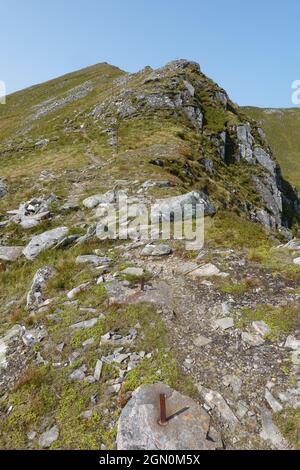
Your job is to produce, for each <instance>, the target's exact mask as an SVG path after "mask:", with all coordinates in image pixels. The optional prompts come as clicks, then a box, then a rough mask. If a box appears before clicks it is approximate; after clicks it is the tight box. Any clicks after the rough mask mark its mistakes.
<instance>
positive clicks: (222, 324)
mask: <svg viewBox="0 0 300 470" xmlns="http://www.w3.org/2000/svg"><path fill="white" fill-rule="evenodd" d="M215 325H216V326H217V328H221V330H224V331H225V330H229V329H230V328H233V326H234V320H233V318H231V317H224V318H220V319H219V320H215Z"/></svg>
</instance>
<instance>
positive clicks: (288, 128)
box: [244, 107, 300, 191]
mask: <svg viewBox="0 0 300 470" xmlns="http://www.w3.org/2000/svg"><path fill="white" fill-rule="evenodd" d="M244 110H245V113H246V114H247V115H249V116H250V117H251V118H252V119H255V120H256V121H257V122H259V123H260V124H261V126H262V127H263V129H264V130H265V132H266V135H267V138H268V141H269V142H270V144H271V146H272V149H273V151H274V155H275V157H276V159H277V160H278V162H279V164H280V166H281V168H282V171H283V174H284V176H285V177H286V178H287V179H288V180H289V181H290V182H291V183H292V184H294V185H295V186H296V187H297V189H298V191H299V190H300V135H299V125H300V109H298V108H291V109H261V108H254V107H247V108H244Z"/></svg>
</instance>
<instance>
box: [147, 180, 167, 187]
mask: <svg viewBox="0 0 300 470" xmlns="http://www.w3.org/2000/svg"><path fill="white" fill-rule="evenodd" d="M171 186H172V183H171V181H153V180H148V181H145V183H144V184H143V188H144V189H149V188H170V187H171Z"/></svg>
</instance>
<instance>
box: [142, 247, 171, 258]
mask: <svg viewBox="0 0 300 470" xmlns="http://www.w3.org/2000/svg"><path fill="white" fill-rule="evenodd" d="M171 253H172V248H171V247H170V246H169V245H163V244H161V245H146V246H145V248H144V249H143V250H142V256H167V255H170V254H171Z"/></svg>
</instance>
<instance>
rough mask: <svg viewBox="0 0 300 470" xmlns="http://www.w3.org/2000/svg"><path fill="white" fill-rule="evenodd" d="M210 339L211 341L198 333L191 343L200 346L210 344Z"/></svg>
mask: <svg viewBox="0 0 300 470" xmlns="http://www.w3.org/2000/svg"><path fill="white" fill-rule="evenodd" d="M211 341H212V340H211V339H209V338H205V337H204V336H201V335H199V336H197V337H196V338H195V339H194V340H193V344H194V346H196V347H198V348H201V347H204V346H207V345H208V344H210V343H211Z"/></svg>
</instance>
